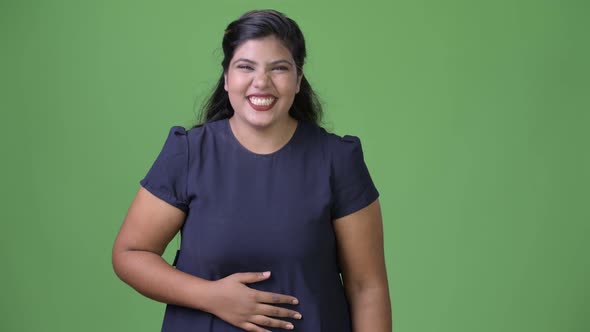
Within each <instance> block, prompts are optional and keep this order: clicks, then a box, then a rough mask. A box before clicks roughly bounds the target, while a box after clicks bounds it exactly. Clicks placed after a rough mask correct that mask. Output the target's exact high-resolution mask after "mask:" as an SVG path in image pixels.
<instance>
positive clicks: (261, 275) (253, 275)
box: [234, 271, 270, 284]
mask: <svg viewBox="0 0 590 332" xmlns="http://www.w3.org/2000/svg"><path fill="white" fill-rule="evenodd" d="M234 277H235V278H236V279H237V280H238V281H239V282H241V283H246V284H248V283H253V282H258V281H261V280H264V279H267V278H268V277H270V272H269V271H266V272H239V273H235V274H234Z"/></svg>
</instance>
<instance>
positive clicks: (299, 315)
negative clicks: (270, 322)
mask: <svg viewBox="0 0 590 332" xmlns="http://www.w3.org/2000/svg"><path fill="white" fill-rule="evenodd" d="M293 317H295V319H301V314H295V315H293Z"/></svg>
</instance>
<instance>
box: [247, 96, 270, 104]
mask: <svg viewBox="0 0 590 332" xmlns="http://www.w3.org/2000/svg"><path fill="white" fill-rule="evenodd" d="M249 99H250V102H252V104H254V105H260V106H268V105H270V104H272V102H273V101H274V100H275V98H274V97H268V98H260V97H250V98H249Z"/></svg>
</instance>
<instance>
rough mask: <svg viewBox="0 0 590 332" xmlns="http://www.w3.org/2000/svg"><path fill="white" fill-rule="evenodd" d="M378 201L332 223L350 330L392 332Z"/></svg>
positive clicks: (358, 331) (357, 331)
mask: <svg viewBox="0 0 590 332" xmlns="http://www.w3.org/2000/svg"><path fill="white" fill-rule="evenodd" d="M382 227H383V226H382V221H381V208H380V207H379V200H378V199H377V200H375V201H374V202H373V203H371V204H370V205H369V206H367V207H365V208H363V209H361V210H359V211H357V212H355V213H352V214H349V215H347V216H344V217H342V218H339V219H335V220H334V231H335V233H336V238H337V243H338V254H339V260H340V266H341V268H342V280H343V283H344V288H345V292H346V296H347V297H348V299H349V302H350V309H351V316H352V324H353V331H355V332H364V331H372V332H391V329H392V319H391V303H390V299H389V286H388V283H387V271H386V268H385V258H384V252H383V251H384V250H383V229H382Z"/></svg>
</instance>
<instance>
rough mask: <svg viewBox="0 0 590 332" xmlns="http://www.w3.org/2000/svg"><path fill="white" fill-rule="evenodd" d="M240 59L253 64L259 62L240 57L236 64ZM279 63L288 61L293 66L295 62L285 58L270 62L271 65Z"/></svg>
mask: <svg viewBox="0 0 590 332" xmlns="http://www.w3.org/2000/svg"><path fill="white" fill-rule="evenodd" d="M240 61H243V62H248V63H251V64H253V65H257V64H258V63H257V62H256V61H253V60H250V59H246V58H239V59H237V60H236V61H234V64H235V63H236V62H240ZM277 63H286V64H288V65H289V66H291V67H293V63H291V61H288V60H285V59H280V60H275V61H272V62H271V63H270V64H271V65H276V64H277Z"/></svg>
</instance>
